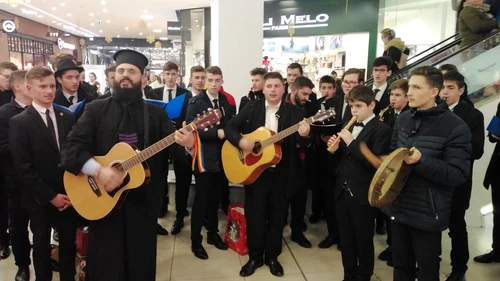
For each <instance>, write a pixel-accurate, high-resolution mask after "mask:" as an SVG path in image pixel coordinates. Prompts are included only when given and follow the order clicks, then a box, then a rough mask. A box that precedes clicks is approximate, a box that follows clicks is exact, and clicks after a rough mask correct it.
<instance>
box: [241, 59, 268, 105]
mask: <svg viewBox="0 0 500 281" xmlns="http://www.w3.org/2000/svg"><path fill="white" fill-rule="evenodd" d="M266 73H267V70H266V69H265V68H262V67H256V68H254V69H252V70H251V71H250V76H251V78H252V88H251V89H250V92H249V93H248V95H246V96H244V97H241V101H240V108H239V110H238V112H240V111H242V110H243V108H245V105H246V104H247V103H249V102H250V101H252V100H259V99H263V98H264V92H263V89H264V75H265V74H266Z"/></svg>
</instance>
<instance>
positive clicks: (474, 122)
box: [440, 71, 484, 281]
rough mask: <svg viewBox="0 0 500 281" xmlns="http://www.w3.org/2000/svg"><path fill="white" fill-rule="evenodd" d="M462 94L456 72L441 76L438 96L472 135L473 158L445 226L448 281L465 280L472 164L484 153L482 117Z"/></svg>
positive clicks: (462, 88)
mask: <svg viewBox="0 0 500 281" xmlns="http://www.w3.org/2000/svg"><path fill="white" fill-rule="evenodd" d="M464 92H465V77H464V76H463V75H462V74H460V73H459V72H458V71H447V72H446V73H445V74H444V84H443V90H441V93H440V96H441V98H442V99H444V100H445V101H446V103H447V104H448V107H449V108H450V110H451V111H453V113H455V114H456V115H457V116H458V117H460V118H461V119H462V120H464V122H465V123H466V124H467V127H469V130H470V131H471V133H472V142H471V145H472V158H471V165H470V171H469V174H468V175H469V176H468V177H467V181H466V182H465V183H464V184H462V185H460V186H457V187H456V188H455V191H454V192H453V200H452V201H451V216H450V223H449V225H448V229H449V233H448V234H449V236H450V238H451V253H450V258H451V266H452V272H451V274H450V276H448V279H446V280H447V281H463V280H465V272H466V271H467V262H468V261H469V243H468V237H467V224H466V222H465V212H466V211H467V209H468V208H469V203H470V198H471V193H472V171H473V165H474V160H478V159H480V158H481V157H482V156H483V153H484V117H483V114H482V113H481V111H479V110H477V109H475V108H474V107H472V106H470V105H469V104H468V103H467V102H465V101H461V100H460V96H461V95H463V94H464Z"/></svg>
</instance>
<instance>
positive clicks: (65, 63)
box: [54, 59, 84, 77]
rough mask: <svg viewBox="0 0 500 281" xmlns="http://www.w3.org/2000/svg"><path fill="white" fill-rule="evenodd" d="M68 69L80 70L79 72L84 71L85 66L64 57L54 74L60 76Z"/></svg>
mask: <svg viewBox="0 0 500 281" xmlns="http://www.w3.org/2000/svg"><path fill="white" fill-rule="evenodd" d="M67 70H78V72H79V73H81V72H82V71H84V69H83V67H81V66H78V65H76V63H75V62H74V61H73V60H72V59H63V60H61V61H59V63H58V64H57V71H56V73H54V76H55V77H59V76H61V75H62V74H63V73H64V72H65V71H67Z"/></svg>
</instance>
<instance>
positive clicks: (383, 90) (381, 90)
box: [372, 82, 388, 101]
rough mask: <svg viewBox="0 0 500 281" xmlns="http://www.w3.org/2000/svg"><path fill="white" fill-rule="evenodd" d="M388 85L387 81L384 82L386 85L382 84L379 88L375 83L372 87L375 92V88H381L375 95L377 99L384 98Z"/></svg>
mask: <svg viewBox="0 0 500 281" xmlns="http://www.w3.org/2000/svg"><path fill="white" fill-rule="evenodd" d="M387 86H388V85H387V82H385V84H384V85H382V86H380V87H378V88H377V87H375V85H373V87H372V90H373V92H375V90H376V89H379V91H378V93H377V94H376V95H375V99H376V100H377V101H380V99H381V98H382V96H383V95H384V93H385V90H387Z"/></svg>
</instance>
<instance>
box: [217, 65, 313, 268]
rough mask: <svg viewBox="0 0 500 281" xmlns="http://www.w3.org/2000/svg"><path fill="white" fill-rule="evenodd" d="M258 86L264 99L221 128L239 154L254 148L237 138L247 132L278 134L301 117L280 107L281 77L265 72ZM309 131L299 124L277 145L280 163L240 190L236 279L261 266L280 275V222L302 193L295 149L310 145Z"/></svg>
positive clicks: (294, 109)
mask: <svg viewBox="0 0 500 281" xmlns="http://www.w3.org/2000/svg"><path fill="white" fill-rule="evenodd" d="M264 81H265V86H264V95H265V99H261V100H253V101H250V103H249V104H248V105H247V106H245V108H244V109H243V111H241V112H240V113H239V114H238V115H237V116H236V117H235V118H234V119H233V120H231V121H230V122H229V123H228V125H227V126H226V128H225V132H226V136H227V138H228V140H229V141H230V142H231V144H233V145H234V146H236V147H239V148H240V149H242V150H244V151H251V150H252V149H253V148H254V146H255V143H254V142H253V141H251V140H250V139H248V138H245V137H242V135H241V134H248V133H251V132H253V131H254V130H256V129H257V128H259V127H262V126H265V127H266V128H267V129H269V130H272V131H274V132H280V131H282V130H285V129H287V128H288V127H291V126H293V125H295V124H297V123H299V122H301V120H303V118H304V117H305V112H304V110H303V109H301V108H299V107H296V106H293V105H292V104H288V103H285V102H282V96H283V93H284V90H285V89H284V84H283V77H282V76H281V74H279V73H278V72H268V73H266V75H264ZM309 131H310V127H309V124H307V123H306V122H303V121H302V122H301V124H300V127H299V130H298V133H295V134H293V135H291V136H289V137H287V138H285V139H284V140H283V141H282V143H281V149H282V159H281V161H280V162H279V163H278V164H277V165H276V166H274V167H270V168H267V169H266V170H265V171H264V172H263V173H262V174H261V175H260V177H259V178H258V179H257V180H256V181H255V182H254V183H252V184H250V185H249V186H246V187H245V217H246V220H247V237H248V250H249V261H248V262H247V263H246V264H245V265H244V266H243V267H242V268H241V271H240V276H242V277H247V276H250V275H252V274H254V272H255V270H256V269H257V268H259V267H261V266H263V265H264V263H265V264H266V265H268V266H269V269H270V272H271V274H273V275H274V276H283V275H284V272H283V267H282V266H281V264H280V263H279V262H278V256H279V255H280V254H281V247H282V237H283V228H284V227H285V222H284V220H283V218H284V217H285V216H286V214H287V212H288V206H289V202H290V199H291V198H292V197H293V196H294V194H296V192H297V191H298V190H300V189H301V188H303V185H302V184H301V182H302V181H303V178H304V175H305V174H304V170H303V168H302V163H301V161H302V160H301V159H300V154H301V153H302V151H301V149H302V148H305V147H306V146H307V145H309V143H310V139H309Z"/></svg>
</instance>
